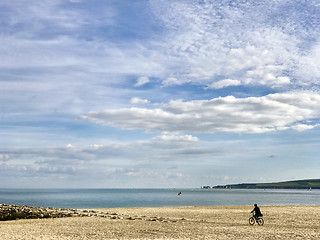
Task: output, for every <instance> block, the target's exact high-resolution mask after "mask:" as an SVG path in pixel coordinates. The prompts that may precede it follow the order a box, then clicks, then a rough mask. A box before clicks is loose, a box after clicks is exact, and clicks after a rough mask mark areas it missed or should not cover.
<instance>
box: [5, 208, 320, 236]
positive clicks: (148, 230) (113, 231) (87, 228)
mask: <svg viewBox="0 0 320 240" xmlns="http://www.w3.org/2000/svg"><path fill="white" fill-rule="evenodd" d="M252 209H253V206H215V207H197V206H194V207H147V208H146V207H137V208H102V209H101V208H100V209H99V208H98V209H76V210H75V211H79V213H80V212H81V213H83V215H73V216H64V217H58V218H42V219H19V220H13V221H0V229H1V231H0V239H8V240H11V239H62V240H65V239H70V240H71V239H299V238H300V239H320V232H319V230H318V226H319V223H318V222H319V217H318V216H320V206H319V205H315V206H313V205H303V206H301V205H291V206H281V205H278V206H260V209H261V211H262V213H263V218H264V222H265V224H264V225H263V226H258V225H257V224H255V225H253V226H251V225H249V223H248V219H249V217H251V216H252V214H251V213H250V212H251V211H252Z"/></svg>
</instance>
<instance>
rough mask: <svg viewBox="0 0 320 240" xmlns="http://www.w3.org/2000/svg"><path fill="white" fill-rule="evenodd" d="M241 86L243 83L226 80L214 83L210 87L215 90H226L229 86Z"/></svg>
mask: <svg viewBox="0 0 320 240" xmlns="http://www.w3.org/2000/svg"><path fill="white" fill-rule="evenodd" d="M240 84H241V82H240V81H238V80H233V79H224V80H221V81H218V82H215V83H212V84H210V85H209V86H208V87H209V88H214V89H219V88H224V87H229V86H238V85H240Z"/></svg>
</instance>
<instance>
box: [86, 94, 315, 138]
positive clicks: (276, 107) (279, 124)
mask: <svg viewBox="0 0 320 240" xmlns="http://www.w3.org/2000/svg"><path fill="white" fill-rule="evenodd" d="M319 104H320V95H319V94H315V93H310V92H309V93H306V92H291V93H276V94H269V95H267V96H263V97H249V98H235V97H233V96H228V97H220V98H214V99H211V100H197V101H196V100H195V101H188V102H184V101H182V100H176V101H170V102H169V103H167V104H164V106H163V108H155V109H147V108H122V109H112V110H105V111H102V112H89V113H87V114H85V115H82V116H81V117H80V119H83V120H89V121H93V122H98V123H101V124H104V125H109V126H113V127H119V128H122V129H144V130H158V131H169V132H192V133H218V132H233V133H264V132H270V131H277V130H278V131H279V130H287V129H299V130H303V129H310V128H313V127H315V126H316V125H317V124H314V123H313V122H312V121H313V120H314V119H319V117H320V110H319V107H318V106H319Z"/></svg>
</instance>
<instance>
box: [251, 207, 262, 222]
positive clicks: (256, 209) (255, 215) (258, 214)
mask: <svg viewBox="0 0 320 240" xmlns="http://www.w3.org/2000/svg"><path fill="white" fill-rule="evenodd" d="M253 212H254V215H253V216H254V218H255V219H258V217H262V216H263V215H262V213H261V211H260V208H259V207H258V205H257V204H254V209H253V210H252V211H251V213H253Z"/></svg>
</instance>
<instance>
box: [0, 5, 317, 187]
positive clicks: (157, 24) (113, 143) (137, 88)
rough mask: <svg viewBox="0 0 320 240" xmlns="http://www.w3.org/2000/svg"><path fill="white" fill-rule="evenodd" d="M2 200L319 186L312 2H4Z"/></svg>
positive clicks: (0, 42) (0, 32)
mask: <svg viewBox="0 0 320 240" xmlns="http://www.w3.org/2000/svg"><path fill="white" fill-rule="evenodd" d="M0 13H1V14H0V173H1V174H0V187H2V188H5V187H9V188H189V187H192V188H193V187H196V188H200V187H201V186H204V185H209V186H213V185H219V184H231V183H248V182H250V183H257V182H277V181H287V180H296V179H314V178H319V172H320V159H319V156H320V91H319V90H320V67H319V66H320V2H319V1H318V0H302V1H301V0H290V1H289V0H257V1H249V0H239V1H232V0H149V1H148V0H41V1H38V0H2V1H1V2H0Z"/></svg>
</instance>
